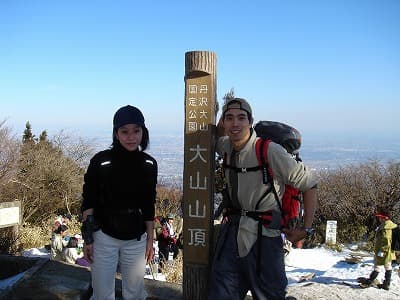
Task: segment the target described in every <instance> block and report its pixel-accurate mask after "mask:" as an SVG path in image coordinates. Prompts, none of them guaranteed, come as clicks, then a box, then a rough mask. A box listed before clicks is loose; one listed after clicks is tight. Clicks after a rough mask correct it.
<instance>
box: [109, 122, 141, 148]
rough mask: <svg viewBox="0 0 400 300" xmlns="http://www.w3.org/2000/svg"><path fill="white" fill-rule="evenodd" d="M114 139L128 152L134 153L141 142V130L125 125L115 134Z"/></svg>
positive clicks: (138, 127)
mask: <svg viewBox="0 0 400 300" xmlns="http://www.w3.org/2000/svg"><path fill="white" fill-rule="evenodd" d="M115 137H116V138H117V140H119V142H120V143H121V145H122V147H124V148H125V149H126V150H128V151H135V150H136V149H137V148H138V147H139V145H140V143H141V142H142V137H143V129H142V127H141V126H139V125H136V124H126V125H124V126H121V127H120V128H118V129H117V131H116V132H115Z"/></svg>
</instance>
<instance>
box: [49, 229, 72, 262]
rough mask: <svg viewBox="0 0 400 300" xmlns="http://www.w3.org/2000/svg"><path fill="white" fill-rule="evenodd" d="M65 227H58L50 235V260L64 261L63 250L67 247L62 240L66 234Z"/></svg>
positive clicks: (65, 242) (66, 242)
mask: <svg viewBox="0 0 400 300" xmlns="http://www.w3.org/2000/svg"><path fill="white" fill-rule="evenodd" d="M67 230H68V227H67V225H60V226H58V227H57V229H56V230H54V231H53V232H52V235H51V249H50V251H51V259H54V260H64V255H63V250H64V247H66V246H67V244H68V241H66V240H65V239H64V237H65V235H66V233H67Z"/></svg>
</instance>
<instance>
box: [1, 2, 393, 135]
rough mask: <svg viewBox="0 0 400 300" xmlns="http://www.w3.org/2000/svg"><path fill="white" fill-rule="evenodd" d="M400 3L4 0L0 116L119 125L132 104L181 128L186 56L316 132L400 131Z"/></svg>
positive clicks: (69, 126)
mask: <svg viewBox="0 0 400 300" xmlns="http://www.w3.org/2000/svg"><path fill="white" fill-rule="evenodd" d="M399 16H400V1H397V0H392V1H390V0H381V1H378V0H376V1H371V0H360V1H355V0H353V1H351V0H348V1H341V0H335V1H317V0H315V1H300V0H297V1H295V0H292V1H290V0H287V1H278V0H276V1H269V0H264V1H250V0H246V1H242V0H237V1H227V0H222V1H220V0H218V1H216V0H213V1H209V0H205V1H188V0H187V1H133V0H132V1H39V0H38V1H22V0H21V1H17V0H16V1H11V0H2V1H0V121H1V120H4V119H6V120H7V123H6V124H7V125H8V126H10V127H12V128H13V129H14V131H16V132H18V133H20V132H22V131H23V129H24V126H25V122H26V121H28V120H29V121H30V122H31V124H32V126H33V131H34V133H36V134H39V133H40V131H42V130H44V129H46V130H47V131H48V132H49V133H50V134H51V133H52V132H57V131H59V130H61V129H65V130H69V131H72V132H76V133H78V134H79V135H81V136H89V137H90V136H92V135H98V134H107V135H109V134H110V132H111V128H112V116H113V114H114V112H115V111H116V110H117V109H118V108H119V107H120V106H122V105H126V104H132V105H135V106H138V107H139V108H140V109H141V110H142V111H143V113H144V114H145V117H146V123H147V125H148V127H149V128H150V131H151V133H153V134H164V133H168V132H183V122H184V78H183V77H184V68H185V65H184V57H185V52H187V51H193V50H207V51H214V52H215V53H216V54H217V94H218V101H219V102H220V103H222V97H223V95H224V94H225V93H226V92H228V91H229V90H230V89H231V88H234V90H235V94H236V95H237V96H240V97H244V98H247V99H248V100H249V101H250V103H251V104H252V106H253V111H254V117H255V119H256V120H260V119H269V120H277V121H283V122H287V123H289V124H291V125H294V126H295V127H297V128H298V129H300V131H302V132H303V133H306V134H314V133H317V134H323V135H324V134H331V133H337V134H343V133H352V134H357V135H358V136H361V135H367V134H368V135H375V134H376V135H377V134H382V133H386V134H388V135H393V137H394V138H395V139H399V138H398V134H399V133H400V129H399V126H398V124H399V122H398V114H399V112H400V101H399V100H400V99H399V98H400V54H399V53H400V17H399Z"/></svg>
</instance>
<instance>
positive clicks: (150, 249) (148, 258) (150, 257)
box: [145, 238, 154, 264]
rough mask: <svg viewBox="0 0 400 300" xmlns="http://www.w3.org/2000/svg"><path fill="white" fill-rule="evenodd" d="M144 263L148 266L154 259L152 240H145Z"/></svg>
mask: <svg viewBox="0 0 400 300" xmlns="http://www.w3.org/2000/svg"><path fill="white" fill-rule="evenodd" d="M145 258H146V262H147V263H148V264H149V263H151V261H152V260H153V258H154V248H153V239H149V238H148V239H147V240H146V253H145Z"/></svg>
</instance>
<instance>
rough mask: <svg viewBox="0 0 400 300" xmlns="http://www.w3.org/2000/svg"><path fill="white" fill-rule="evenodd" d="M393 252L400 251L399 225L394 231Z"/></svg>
mask: <svg viewBox="0 0 400 300" xmlns="http://www.w3.org/2000/svg"><path fill="white" fill-rule="evenodd" d="M391 248H392V250H393V251H400V228H399V225H397V227H396V228H394V229H392V245H391Z"/></svg>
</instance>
